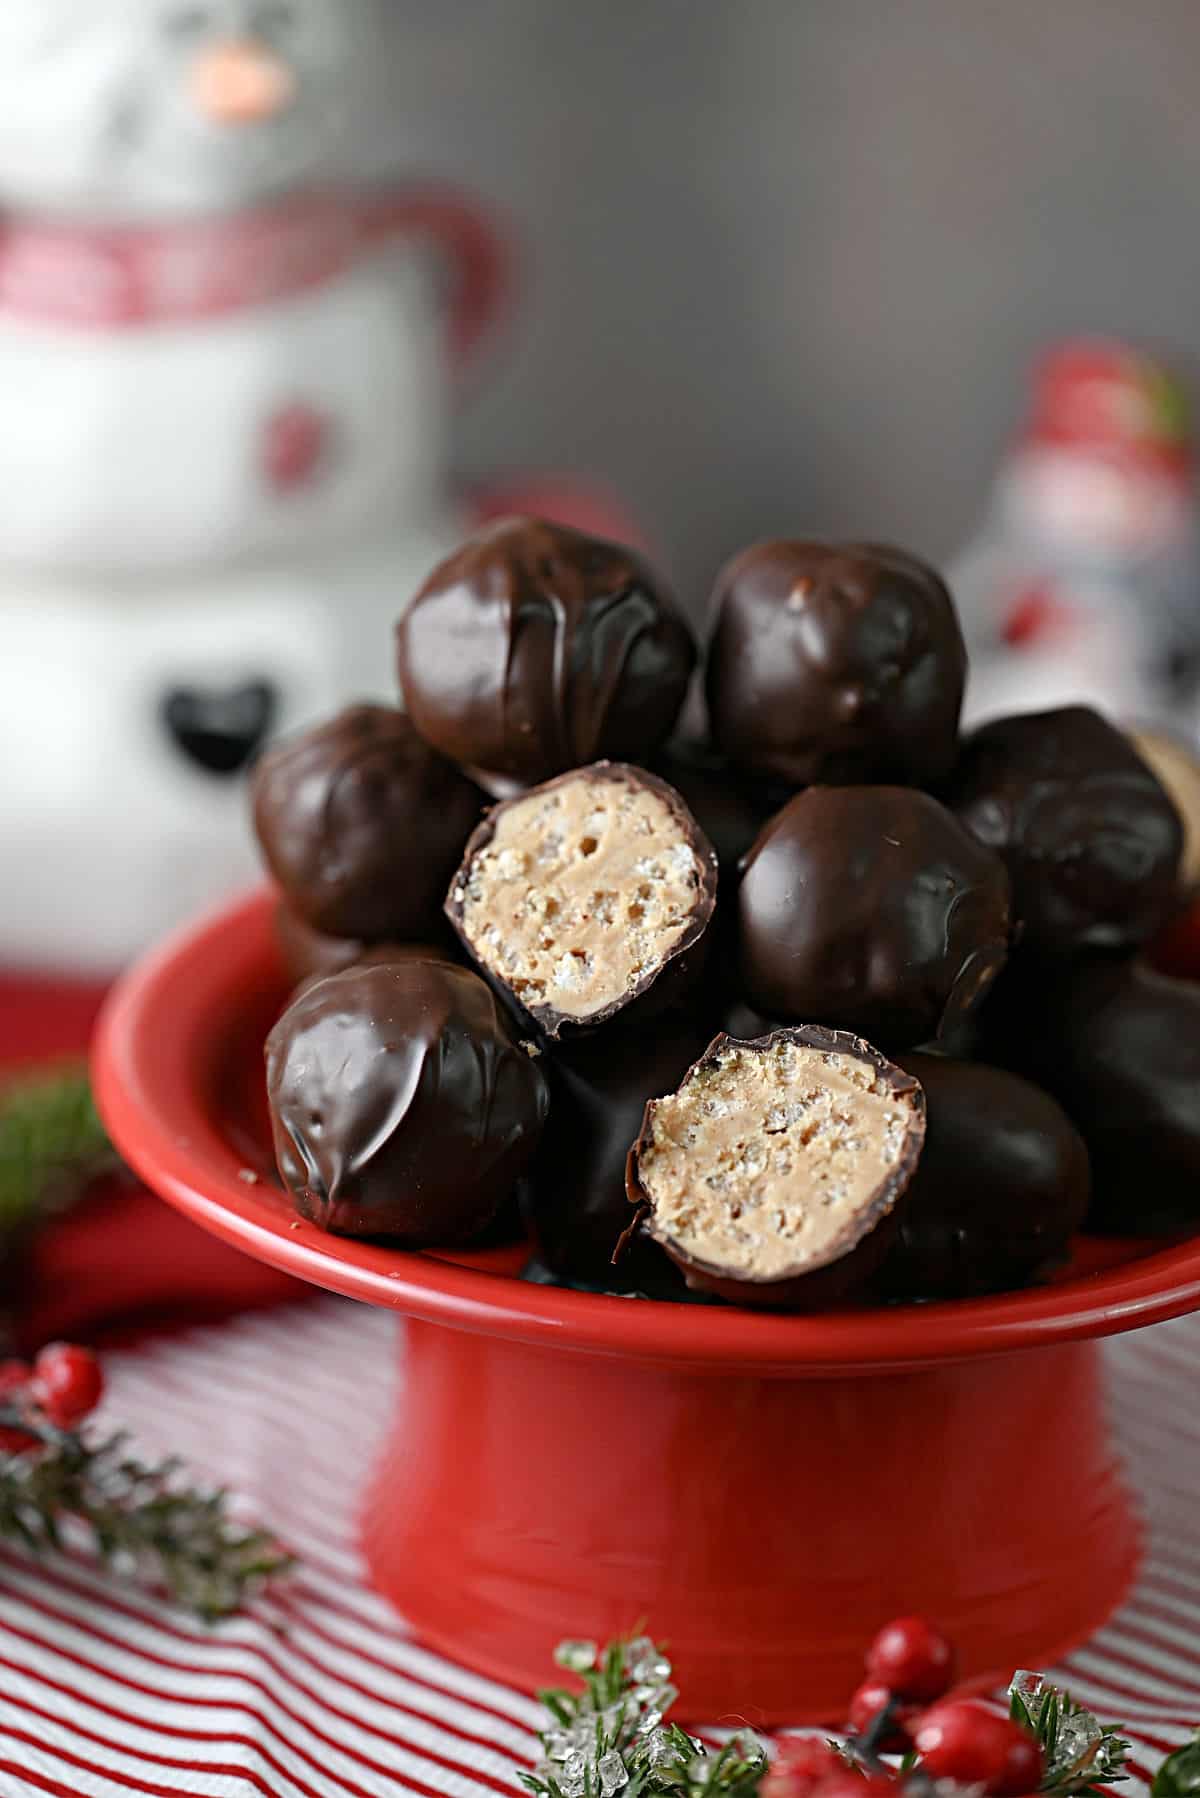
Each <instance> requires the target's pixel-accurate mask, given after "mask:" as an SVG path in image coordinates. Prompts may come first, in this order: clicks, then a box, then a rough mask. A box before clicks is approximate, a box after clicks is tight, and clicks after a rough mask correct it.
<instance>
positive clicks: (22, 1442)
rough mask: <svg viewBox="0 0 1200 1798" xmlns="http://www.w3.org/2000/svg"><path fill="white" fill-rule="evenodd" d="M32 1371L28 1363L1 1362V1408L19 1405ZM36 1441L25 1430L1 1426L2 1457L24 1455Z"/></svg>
mask: <svg viewBox="0 0 1200 1798" xmlns="http://www.w3.org/2000/svg"><path fill="white" fill-rule="evenodd" d="M30 1371H31V1370H30V1367H29V1364H28V1362H26V1361H0V1406H11V1405H19V1403H20V1400H21V1398H22V1396H23V1394H24V1393H25V1392H26V1390H27V1388H28V1386H29V1375H30ZM36 1440H37V1438H36V1437H34V1436H30V1435H28V1434H27V1433H26V1432H25V1431H24V1430H14V1429H9V1428H6V1427H4V1426H0V1455H20V1454H23V1453H24V1452H25V1450H26V1449H28V1448H32V1447H33V1446H34V1444H35V1443H36Z"/></svg>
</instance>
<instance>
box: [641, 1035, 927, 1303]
mask: <svg viewBox="0 0 1200 1798" xmlns="http://www.w3.org/2000/svg"><path fill="white" fill-rule="evenodd" d="M924 1137H925V1100H924V1095H923V1094H922V1092H921V1087H920V1085H919V1083H918V1082H917V1081H916V1080H915V1079H914V1078H913V1077H912V1076H911V1075H910V1074H906V1073H904V1072H903V1071H902V1070H901V1069H900V1068H897V1067H894V1066H893V1065H892V1064H891V1063H890V1062H888V1061H886V1060H885V1059H884V1057H883V1056H882V1055H880V1054H878V1053H877V1051H876V1050H874V1049H872V1048H871V1047H870V1046H869V1045H868V1044H867V1043H864V1042H862V1041H861V1040H860V1039H859V1038H857V1037H854V1036H850V1035H848V1034H846V1033H844V1032H842V1031H836V1030H822V1029H818V1028H816V1027H815V1026H806V1027H801V1028H798V1029H791V1030H779V1031H776V1032H774V1033H773V1034H772V1035H770V1036H765V1037H760V1038H758V1039H757V1041H754V1042H738V1041H736V1040H735V1039H734V1038H732V1037H728V1036H719V1037H718V1038H717V1039H716V1041H715V1042H714V1043H713V1044H712V1045H711V1046H710V1048H709V1049H708V1050H707V1052H706V1053H705V1054H704V1056H702V1058H701V1059H700V1060H699V1061H698V1062H697V1063H696V1065H695V1066H694V1067H693V1068H692V1069H691V1071H690V1072H689V1074H688V1075H687V1078H686V1079H685V1080H684V1082H683V1084H682V1085H681V1086H680V1088H679V1089H678V1091H677V1092H675V1093H673V1094H672V1095H671V1096H670V1097H668V1098H665V1099H656V1100H653V1101H652V1102H651V1103H650V1104H649V1105H648V1106H647V1107H646V1115H645V1119H644V1122H643V1125H642V1130H641V1134H640V1136H639V1137H638V1139H637V1141H636V1142H635V1143H634V1145H633V1148H632V1149H631V1150H630V1154H629V1163H628V1168H627V1176H626V1178H627V1186H628V1193H629V1197H630V1199H631V1201H632V1202H633V1203H634V1204H635V1205H639V1206H641V1207H644V1213H643V1226H642V1227H643V1228H644V1229H645V1230H646V1231H647V1232H648V1233H649V1235H650V1236H651V1237H652V1238H653V1240H654V1241H655V1242H657V1243H659V1244H660V1245H661V1246H662V1248H663V1249H665V1251H666V1253H667V1254H668V1255H669V1256H670V1257H671V1259H672V1261H674V1262H675V1263H676V1265H677V1266H678V1267H679V1268H680V1269H681V1270H682V1272H683V1274H684V1277H685V1278H686V1280H687V1282H688V1285H689V1286H693V1287H698V1288H700V1289H702V1290H704V1291H707V1292H713V1293H716V1294H717V1295H718V1296H719V1297H721V1298H726V1299H731V1300H733V1301H734V1302H735V1303H738V1304H743V1305H759V1306H775V1307H780V1308H784V1309H788V1308H801V1307H807V1306H812V1305H818V1304H826V1303H830V1302H832V1301H834V1300H836V1299H839V1298H843V1297H845V1296H846V1295H847V1294H849V1293H851V1292H852V1291H854V1290H856V1289H858V1288H859V1287H861V1286H862V1285H863V1284H864V1283H865V1282H866V1281H867V1280H869V1279H870V1277H871V1276H872V1274H874V1272H875V1271H876V1269H877V1267H878V1266H879V1264H880V1262H881V1261H882V1260H883V1257H884V1255H885V1254H886V1253H887V1250H888V1248H889V1246H890V1244H891V1241H892V1237H893V1234H894V1228H895V1223H896V1206H897V1203H898V1201H899V1200H900V1198H901V1197H902V1195H903V1194H904V1192H905V1190H906V1188H907V1186H908V1184H909V1181H910V1180H911V1178H912V1175H913V1171H914V1169H915V1168H916V1166H917V1163H918V1160H919V1158H920V1154H921V1145H922V1143H923V1141H924Z"/></svg>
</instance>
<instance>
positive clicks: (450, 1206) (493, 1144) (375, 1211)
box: [266, 958, 549, 1248]
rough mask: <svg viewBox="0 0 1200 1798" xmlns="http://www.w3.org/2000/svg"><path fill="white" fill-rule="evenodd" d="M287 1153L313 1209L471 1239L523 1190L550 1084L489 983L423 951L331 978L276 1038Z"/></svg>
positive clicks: (389, 1227)
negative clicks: (428, 957) (522, 1180)
mask: <svg viewBox="0 0 1200 1798" xmlns="http://www.w3.org/2000/svg"><path fill="white" fill-rule="evenodd" d="M266 1059H267V1095H268V1100H269V1104H270V1110H271V1125H272V1131H273V1134H274V1141H275V1156H276V1161H277V1163H278V1166H279V1172H280V1175H281V1176H282V1178H283V1182H284V1185H285V1186H286V1187H287V1189H288V1191H289V1192H290V1193H291V1195H292V1198H293V1201H294V1203H295V1206H296V1210H297V1211H298V1212H299V1213H300V1215H301V1217H305V1218H307V1219H308V1220H309V1221H310V1222H311V1223H314V1224H318V1225H319V1226H320V1227H321V1229H323V1230H331V1231H334V1232H336V1233H338V1234H340V1235H343V1236H388V1237H392V1238H394V1239H395V1240H396V1241H397V1242H400V1243H403V1244H404V1245H405V1246H406V1247H409V1248H421V1247H427V1246H432V1245H435V1244H446V1243H459V1242H467V1241H470V1240H471V1239H472V1238H474V1237H476V1236H478V1235H479V1234H480V1232H482V1231H483V1230H484V1229H486V1227H487V1226H488V1224H489V1223H490V1222H491V1220H492V1219H493V1218H494V1217H495V1215H496V1213H497V1212H498V1211H499V1209H500V1207H501V1205H502V1204H503V1203H504V1201H505V1200H506V1199H507V1198H508V1197H509V1195H510V1193H511V1192H512V1190H513V1187H514V1186H515V1184H516V1182H517V1180H518V1179H519V1178H520V1176H521V1175H522V1174H523V1173H524V1171H525V1168H526V1166H527V1165H528V1163H529V1161H530V1158H531V1157H532V1155H533V1153H534V1150H535V1149H536V1148H537V1144H538V1139H539V1137H540V1136H541V1132H542V1126H543V1124H544V1123H545V1120H546V1113H547V1108H548V1104H549V1098H548V1093H547V1087H546V1079H545V1074H544V1072H543V1070H542V1066H541V1060H540V1057H539V1055H538V1054H537V1052H536V1050H532V1049H531V1047H530V1046H529V1045H522V1044H521V1043H520V1042H519V1041H518V1040H517V1037H516V1035H515V1033H514V1032H513V1030H512V1027H511V1025H510V1024H509V1022H508V1019H507V1018H506V1017H505V1015H504V1013H503V1012H502V1010H501V1008H500V1005H499V1003H498V1001H497V1000H496V998H495V995H494V994H493V993H492V992H491V990H490V989H489V987H488V986H487V985H486V983H485V982H484V981H482V980H480V978H479V976H478V975H477V974H473V973H471V972H470V970H469V969H467V968H456V967H453V966H451V965H450V964H449V963H447V962H440V961H422V960H417V959H415V958H412V959H409V960H406V961H404V962H399V963H392V964H376V965H371V966H363V967H357V968H350V969H347V970H346V971H345V972H344V973H340V974H330V975H328V976H327V977H326V978H325V979H324V980H318V981H316V982H315V983H314V984H313V985H311V986H309V987H308V989H307V990H306V991H305V992H303V993H301V994H300V995H299V996H298V997H297V998H296V999H295V1000H294V1001H293V1002H292V1004H291V1005H290V1006H289V1007H288V1009H287V1011H286V1012H285V1013H284V1014H283V1016H282V1017H281V1018H280V1020H279V1022H278V1023H277V1024H276V1025H275V1028H274V1029H273V1030H272V1031H271V1034H270V1036H269V1037H268V1038H267V1046H266Z"/></svg>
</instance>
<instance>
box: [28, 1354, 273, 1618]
mask: <svg viewBox="0 0 1200 1798" xmlns="http://www.w3.org/2000/svg"><path fill="white" fill-rule="evenodd" d="M103 1389H104V1381H103V1375H102V1373H101V1370H100V1366H99V1363H98V1362H97V1360H96V1357H95V1356H94V1355H93V1354H92V1353H91V1351H90V1350H89V1349H85V1348H79V1347H76V1346H74V1345H73V1344H70V1343H62V1342H58V1343H51V1344H50V1345H49V1347H47V1348H44V1349H43V1350H42V1351H41V1353H40V1354H39V1355H38V1357H37V1359H36V1361H35V1362H34V1363H33V1365H32V1366H29V1365H28V1364H27V1363H25V1362H23V1361H8V1362H3V1363H0V1536H7V1537H10V1538H13V1539H15V1540H17V1541H19V1542H21V1543H23V1544H24V1546H25V1547H26V1548H27V1549H29V1550H31V1551H32V1552H33V1553H35V1554H41V1553H45V1552H46V1551H47V1550H49V1549H53V1548H59V1547H61V1546H63V1543H64V1540H65V1537H66V1535H67V1534H68V1533H70V1532H73V1531H75V1530H78V1529H80V1528H82V1529H83V1530H84V1532H85V1533H86V1535H87V1538H88V1539H89V1541H90V1543H91V1545H92V1547H93V1549H94V1551H95V1552H96V1553H97V1554H98V1555H99V1557H100V1559H101V1560H102V1561H103V1562H104V1563H105V1564H106V1565H107V1566H109V1567H110V1568H111V1569H112V1570H113V1571H115V1572H117V1573H119V1574H122V1575H127V1576H134V1577H138V1578H142V1579H147V1580H150V1581H153V1582H155V1583H157V1584H159V1585H161V1586H162V1587H164V1588H165V1590H166V1591H167V1593H168V1594H169V1595H170V1596H171V1597H172V1598H173V1599H174V1600H175V1601H176V1602H177V1603H179V1604H182V1605H185V1606H186V1607H187V1609H188V1610H190V1611H193V1612H195V1613H196V1615H197V1616H200V1617H202V1618H204V1619H205V1620H207V1621H214V1620H216V1619H217V1618H219V1617H224V1616H227V1615H228V1614H229V1613H230V1612H232V1611H235V1610H237V1609H238V1608H239V1606H240V1605H241V1604H242V1603H243V1602H244V1600H245V1598H246V1596H247V1593H248V1592H249V1591H250V1590H251V1589H253V1588H255V1587H257V1586H258V1585H259V1584H260V1583H261V1582H263V1581H265V1580H267V1579H269V1578H271V1577H272V1576H273V1575H275V1574H278V1573H281V1572H283V1571H284V1570H285V1569H286V1568H287V1567H288V1566H289V1565H290V1557H289V1556H288V1555H286V1554H285V1553H284V1552H283V1551H282V1550H281V1549H280V1548H279V1547H278V1545H277V1544H276V1543H275V1541H274V1540H273V1538H272V1537H271V1536H270V1535H269V1534H268V1533H267V1532H265V1531H261V1530H243V1529H239V1528H238V1527H237V1526H236V1525H235V1524H234V1523H233V1521H232V1519H231V1518H230V1517H229V1515H228V1509H227V1499H226V1495H225V1493H223V1492H212V1493H204V1492H196V1491H193V1490H191V1489H190V1488H188V1487H187V1486H186V1485H185V1484H184V1483H183V1482H182V1480H181V1477H180V1476H181V1467H180V1463H179V1462H178V1461H176V1460H167V1461H163V1462H160V1463H158V1464H155V1465H150V1466H147V1465H146V1464H144V1463H143V1462H141V1461H139V1460H138V1459H137V1458H136V1457H135V1456H133V1455H132V1454H130V1453H129V1451H128V1438H127V1437H126V1436H125V1435H123V1434H120V1433H118V1434H115V1435H111V1436H106V1437H103V1438H100V1439H99V1440H97V1441H95V1442H92V1441H90V1440H86V1439H85V1438H84V1437H83V1436H82V1435H81V1434H80V1427H79V1426H80V1425H81V1424H82V1423H83V1422H84V1421H85V1420H86V1419H87V1418H88V1417H89V1416H90V1415H91V1413H92V1412H93V1411H94V1409H95V1407H96V1406H97V1404H98V1403H99V1401H100V1398H101V1396H102V1393H103Z"/></svg>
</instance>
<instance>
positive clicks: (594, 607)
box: [397, 518, 696, 798]
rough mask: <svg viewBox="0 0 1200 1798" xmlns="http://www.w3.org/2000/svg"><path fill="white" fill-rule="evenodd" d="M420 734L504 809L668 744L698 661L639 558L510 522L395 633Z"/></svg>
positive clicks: (443, 571) (437, 573)
mask: <svg viewBox="0 0 1200 1798" xmlns="http://www.w3.org/2000/svg"><path fill="white" fill-rule="evenodd" d="M397 648H398V656H399V674H400V688H401V691H402V693H403V695H404V704H405V707H406V708H407V710H408V712H409V715H410V716H411V718H412V720H413V722H414V724H415V725H416V727H417V729H418V730H419V731H420V733H421V735H422V736H423V737H424V738H425V740H426V742H427V743H431V744H432V745H433V747H434V748H435V749H438V750H440V751H441V753H442V754H443V755H446V756H449V757H450V758H451V760H452V761H455V762H457V763H459V765H460V766H461V767H464V768H467V769H469V770H470V772H471V774H472V776H473V777H474V778H475V779H477V780H478V781H479V782H480V784H481V785H483V786H484V787H486V788H487V790H488V791H489V792H490V793H493V794H495V795H496V796H497V797H500V798H505V797H508V796H509V795H511V794H512V793H514V792H518V791H520V790H521V789H523V788H526V787H531V786H535V785H537V784H538V783H539V782H541V781H544V780H548V779H550V778H551V776H553V775H555V774H561V773H565V772H566V770H567V769H569V768H578V767H582V766H583V765H584V764H585V763H587V762H594V761H597V760H599V759H601V758H602V757H612V758H614V759H617V758H621V759H625V760H629V761H644V760H646V759H648V758H649V757H650V756H651V755H652V754H653V753H654V751H655V750H656V749H657V748H658V747H659V745H660V744H661V743H663V742H664V741H665V740H666V738H667V737H669V736H670V734H671V731H672V730H673V728H674V725H675V720H676V718H677V717H678V715H679V710H680V707H681V706H682V705H683V701H684V698H685V696H686V694H687V689H688V684H689V682H690V680H691V676H692V670H693V669H694V667H695V663H696V647H695V644H694V642H693V640H692V634H691V631H690V630H689V628H688V626H687V624H686V622H685V621H684V618H683V616H682V614H681V613H680V612H679V611H678V610H677V608H676V605H675V601H674V599H673V598H672V597H671V595H670V593H669V592H668V591H667V588H666V587H665V585H664V584H663V582H662V581H660V580H659V579H658V577H657V576H656V575H655V573H654V572H653V570H652V569H651V568H650V567H649V565H648V563H647V562H646V561H645V560H644V558H643V557H642V556H640V555H638V553H637V552H636V551H635V550H632V549H628V548H626V547H625V546H624V545H622V544H617V543H605V542H602V541H601V540H600V539H599V538H596V537H588V536H585V535H584V534H583V533H582V532H581V531H573V530H570V529H568V528H567V526H565V525H558V524H549V523H547V522H545V521H544V520H542V519H537V518H506V519H501V520H500V521H499V522H498V523H495V524H491V525H488V526H487V527H486V529H484V530H482V531H480V532H479V533H478V535H476V536H475V537H472V538H471V539H470V541H469V542H467V543H465V544H464V545H463V547H462V548H461V549H460V550H458V551H457V552H456V553H455V554H454V555H452V556H450V557H449V558H448V560H446V561H445V562H443V563H442V564H441V565H440V567H438V568H436V569H435V570H434V572H433V573H432V574H431V575H430V577H429V579H428V580H427V581H426V583H425V585H424V586H423V587H422V589H421V591H420V592H419V593H418V594H417V596H416V598H415V599H414V600H413V602H412V604H411V606H409V608H408V610H407V611H406V612H405V613H404V615H403V617H402V618H401V620H400V622H399V624H398V626H397Z"/></svg>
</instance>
